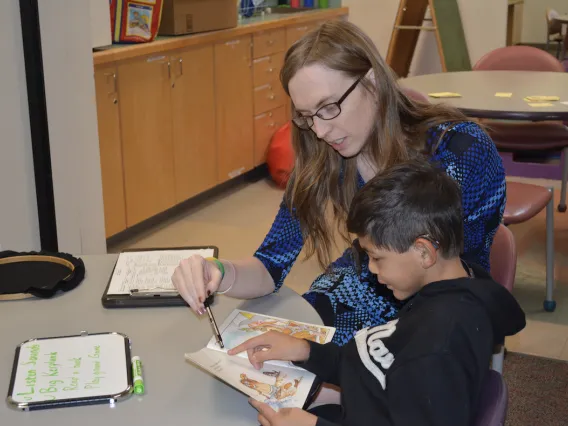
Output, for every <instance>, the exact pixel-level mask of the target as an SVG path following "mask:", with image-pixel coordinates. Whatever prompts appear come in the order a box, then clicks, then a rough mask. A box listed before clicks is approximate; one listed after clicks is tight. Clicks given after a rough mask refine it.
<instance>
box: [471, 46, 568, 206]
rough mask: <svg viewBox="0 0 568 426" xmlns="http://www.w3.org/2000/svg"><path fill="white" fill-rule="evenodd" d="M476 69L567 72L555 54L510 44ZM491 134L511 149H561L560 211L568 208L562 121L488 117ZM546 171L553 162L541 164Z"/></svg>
mask: <svg viewBox="0 0 568 426" xmlns="http://www.w3.org/2000/svg"><path fill="white" fill-rule="evenodd" d="M473 70H474V71H503V70H505V71H549V72H564V67H563V66H562V64H561V63H560V62H559V61H558V59H556V58H555V57H554V56H552V55H551V54H549V53H548V52H545V51H544V50H541V49H537V48H536V47H531V46H507V47H501V48H499V49H495V50H492V51H491V52H489V53H487V54H486V55H485V56H483V57H482V58H481V59H480V60H479V61H477V63H476V64H475V65H474V66H473ZM484 123H485V124H486V125H487V127H488V129H487V131H488V133H489V134H490V136H491V138H492V139H493V141H494V142H495V145H496V146H497V148H499V149H500V150H503V151H509V152H523V151H525V152H526V151H543V150H546V151H550V152H560V153H561V155H562V158H563V161H562V165H561V167H562V189H561V197H560V203H559V204H558V211H560V212H565V211H566V186H567V182H568V129H567V128H566V126H565V125H564V123H561V122H551V121H548V122H539V123H505V122H498V121H493V120H485V121H484ZM537 167H538V168H539V169H541V170H542V171H543V172H544V171H545V170H546V169H549V168H550V167H556V166H551V165H546V164H545V165H538V166H537Z"/></svg>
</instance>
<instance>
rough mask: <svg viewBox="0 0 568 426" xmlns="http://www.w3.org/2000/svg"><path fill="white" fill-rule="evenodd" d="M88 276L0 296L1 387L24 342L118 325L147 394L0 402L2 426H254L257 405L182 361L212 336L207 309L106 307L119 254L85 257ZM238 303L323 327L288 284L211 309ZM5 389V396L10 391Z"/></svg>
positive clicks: (223, 313)
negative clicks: (89, 402)
mask: <svg viewBox="0 0 568 426" xmlns="http://www.w3.org/2000/svg"><path fill="white" fill-rule="evenodd" d="M82 258H83V260H84V261H85V267H86V271H87V273H86V278H85V280H84V281H83V282H82V283H81V284H80V285H79V286H78V287H77V288H76V289H74V290H72V291H70V292H69V293H67V294H61V295H59V296H56V297H54V298H52V299H28V300H19V301H5V302H0V305H1V307H0V322H1V323H2V324H3V330H4V331H3V332H2V343H1V344H0V390H3V392H6V393H7V392H8V387H9V382H10V374H11V371H12V363H13V360H14V351H15V348H16V346H17V345H18V344H19V343H21V342H23V341H24V340H27V339H30V338H35V337H49V336H64V335H72V334H79V333H80V332H81V331H82V330H85V331H88V332H90V333H95V332H108V331H117V332H121V333H124V334H126V335H127V336H128V337H130V339H131V341H132V353H133V355H138V356H140V358H141V360H142V364H143V369H144V385H145V390H146V393H145V394H144V395H141V396H137V395H132V396H131V397H130V398H128V399H127V400H125V401H121V402H118V403H117V404H116V405H115V406H114V407H110V406H108V405H93V406H82V407H71V408H57V409H50V410H39V411H32V412H20V411H16V410H14V409H11V408H9V407H8V405H7V404H6V403H5V402H4V403H3V404H0V419H2V422H1V423H2V424H3V425H10V426H32V425H37V424H46V425H58V426H75V425H79V424H80V425H82V426H100V425H128V424H132V425H136V426H150V425H152V426H154V425H167V426H176V425H183V426H186V425H201V426H208V425H229V424H230V425H233V426H241V425H243V426H244V425H247V426H250V425H254V424H258V422H257V420H256V416H257V413H256V411H255V410H254V409H253V408H252V407H251V406H250V405H249V404H248V402H247V399H248V397H247V396H246V395H244V394H242V393H240V392H238V391H236V390H234V389H233V388H230V387H229V386H227V385H226V384H224V383H223V382H221V381H220V380H218V379H216V378H214V377H213V376H211V375H209V374H208V373H206V372H204V371H202V370H200V369H199V368H197V367H196V366H194V365H193V364H191V363H188V362H186V361H185V359H184V354H185V353H186V352H193V351H197V350H199V349H201V348H203V347H204V346H205V345H206V344H207V342H208V341H209V339H210V338H211V337H212V336H213V334H212V330H211V325H210V324H209V321H208V319H207V315H204V317H203V318H198V317H197V316H196V315H194V314H193V313H192V312H191V311H190V310H189V308H187V307H164V308H119V309H105V308H103V306H102V305H101V296H102V294H103V292H104V289H105V287H106V285H107V283H108V280H109V277H110V275H111V272H112V268H113V266H114V263H115V262H116V259H117V256H116V255H101V256H84V257H82ZM235 308H240V309H245V310H250V311H253V312H259V313H265V314H269V315H273V316H278V317H284V318H290V319H295V320H298V321H304V322H309V323H313V324H318V325H321V324H322V322H321V319H320V317H319V316H318V314H317V312H316V311H315V310H314V309H313V308H312V306H311V305H310V304H309V303H307V302H306V301H305V300H304V299H303V298H302V297H301V296H300V295H298V294H297V293H295V292H294V291H293V290H291V289H289V288H287V287H282V289H281V290H280V291H279V292H278V293H276V294H272V295H269V296H266V297H262V298H259V299H254V300H248V301H242V300H237V299H232V298H230V297H225V296H218V297H217V298H216V299H215V303H214V306H213V307H212V309H213V313H214V315H215V318H216V320H217V322H218V323H219V324H220V323H222V322H223V320H224V319H225V318H226V317H227V316H228V314H229V313H230V312H232V311H233V309H235ZM6 393H5V395H6Z"/></svg>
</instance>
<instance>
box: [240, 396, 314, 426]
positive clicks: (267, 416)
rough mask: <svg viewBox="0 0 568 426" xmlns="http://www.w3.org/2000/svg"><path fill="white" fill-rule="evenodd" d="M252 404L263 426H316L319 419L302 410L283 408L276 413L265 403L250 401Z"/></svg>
mask: <svg viewBox="0 0 568 426" xmlns="http://www.w3.org/2000/svg"><path fill="white" fill-rule="evenodd" d="M250 404H251V405H252V406H253V407H254V408H256V410H257V411H258V421H259V422H260V424H261V425H262V426H315V425H316V423H317V421H318V418H317V417H316V416H314V415H313V414H310V413H308V412H307V411H304V410H302V409H300V408H281V409H280V410H279V411H274V410H273V409H272V407H271V406H270V405H268V404H265V403H264V402H260V401H256V400H254V399H252V398H251V399H250Z"/></svg>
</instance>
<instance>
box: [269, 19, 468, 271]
mask: <svg viewBox="0 0 568 426" xmlns="http://www.w3.org/2000/svg"><path fill="white" fill-rule="evenodd" d="M312 64H321V65H323V66H325V67H327V68H328V69H332V70H336V71H339V72H341V73H343V74H344V75H345V76H347V77H350V78H359V77H361V76H364V75H365V74H367V73H368V71H369V70H370V69H372V72H373V74H374V82H373V80H372V79H370V78H367V77H366V78H363V79H362V80H361V84H362V86H363V87H364V89H365V90H367V91H368V93H369V94H371V96H373V98H374V100H375V102H376V106H377V108H376V120H375V123H376V125H375V127H374V129H373V130H372V132H371V134H370V135H369V139H368V140H367V143H366V146H365V149H366V152H368V154H369V157H370V159H371V160H372V161H374V162H375V164H376V166H377V172H378V173H381V172H382V171H384V170H386V169H387V168H389V167H390V166H392V165H394V164H398V163H400V162H402V161H406V160H408V159H410V158H412V157H414V156H416V155H417V154H420V153H424V152H425V148H426V133H427V131H428V129H430V128H431V127H433V126H435V125H437V124H441V123H447V122H457V121H465V120H466V117H465V116H464V115H463V114H461V113H460V112H459V111H458V110H456V109H454V108H450V107H448V106H444V105H433V104H429V103H422V102H417V101H415V100H412V99H410V98H409V97H408V96H407V95H405V94H404V93H403V92H402V91H401V89H400V87H399V86H398V84H397V83H396V78H395V76H394V74H393V72H392V71H391V69H390V68H389V66H388V65H387V64H386V63H385V62H384V60H383V59H382V58H381V56H380V54H379V52H378V50H377V48H376V47H375V45H374V44H373V42H372V41H371V39H370V38H369V37H368V36H367V35H366V34H365V33H363V32H362V31H361V30H360V29H359V28H358V27H357V26H355V25H353V24H351V23H349V22H346V21H329V22H326V23H324V24H323V25H321V26H320V27H319V28H318V29H316V30H314V31H312V32H310V33H309V34H306V35H305V36H304V37H303V38H302V39H300V40H299V41H297V42H296V43H295V44H294V45H293V46H292V47H291V48H290V49H289V50H288V52H287V53H286V57H285V60H284V66H283V67H282V70H281V72H280V80H281V82H282V85H283V87H284V90H285V91H286V93H288V95H290V91H289V88H288V85H289V83H290V80H291V79H292V77H294V75H295V74H296V72H298V70H299V69H301V68H302V67H304V66H308V65H312ZM292 114H293V115H296V111H295V109H294V106H293V105H292ZM292 127H293V129H292V145H293V147H294V151H295V164H294V170H293V171H292V174H291V176H290V179H289V181H288V186H287V188H286V194H285V199H286V204H287V206H288V208H289V209H290V210H292V211H293V212H294V214H295V215H296V217H297V218H298V219H299V220H300V226H301V229H302V234H303V237H304V241H305V244H306V258H309V257H311V256H312V255H314V253H315V254H316V255H317V259H318V262H319V264H320V266H321V267H322V269H325V268H326V267H327V265H329V263H330V257H331V256H330V253H331V249H332V246H333V245H334V241H332V240H333V235H334V232H333V230H334V229H336V230H338V231H339V234H340V236H341V237H342V239H343V240H344V242H345V243H346V244H349V243H350V240H349V234H348V232H347V229H346V219H347V214H348V212H349V206H350V204H351V201H352V200H353V197H354V196H355V193H356V192H357V160H356V157H352V158H343V157H342V156H341V155H340V154H339V153H337V152H336V151H335V150H334V149H333V148H331V147H330V146H328V144H326V143H321V141H318V138H317V136H316V135H315V133H314V132H312V131H311V130H301V129H298V128H297V127H296V126H292ZM329 213H331V218H330V215H329Z"/></svg>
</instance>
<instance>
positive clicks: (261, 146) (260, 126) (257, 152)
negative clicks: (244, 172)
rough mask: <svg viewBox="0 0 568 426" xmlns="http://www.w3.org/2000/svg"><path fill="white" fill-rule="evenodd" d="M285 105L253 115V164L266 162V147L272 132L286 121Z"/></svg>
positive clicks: (257, 164)
mask: <svg viewBox="0 0 568 426" xmlns="http://www.w3.org/2000/svg"><path fill="white" fill-rule="evenodd" d="M285 108H286V107H285V106H281V107H279V108H276V109H274V110H272V111H270V112H266V113H264V114H260V115H257V116H256V117H254V165H255V166H260V165H261V164H263V163H265V162H266V149H267V148H268V145H269V144H270V140H271V139H272V136H273V135H274V133H275V132H276V131H277V130H278V129H279V128H280V127H282V126H283V125H284V124H285V123H286V120H287V118H286V110H285Z"/></svg>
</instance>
